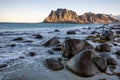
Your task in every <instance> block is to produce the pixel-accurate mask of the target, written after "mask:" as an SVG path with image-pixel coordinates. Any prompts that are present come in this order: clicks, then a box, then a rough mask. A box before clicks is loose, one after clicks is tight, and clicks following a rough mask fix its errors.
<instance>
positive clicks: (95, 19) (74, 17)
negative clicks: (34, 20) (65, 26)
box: [43, 9, 119, 23]
mask: <svg viewBox="0 0 120 80" xmlns="http://www.w3.org/2000/svg"><path fill="white" fill-rule="evenodd" d="M43 22H45V23H111V22H119V20H118V19H117V18H115V17H113V16H110V15H108V14H95V13H92V12H88V13H84V14H83V15H78V14H77V13H76V12H75V11H72V10H68V9H57V10H56V11H54V10H52V11H51V13H50V14H49V16H48V17H46V18H45V19H44V21H43Z"/></svg>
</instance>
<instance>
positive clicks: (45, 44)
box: [43, 37, 60, 47]
mask: <svg viewBox="0 0 120 80" xmlns="http://www.w3.org/2000/svg"><path fill="white" fill-rule="evenodd" d="M59 43H60V41H59V40H58V38H57V37H53V38H52V39H50V40H48V41H47V42H45V43H44V44H43V46H45V47H49V46H55V45H56V44H59Z"/></svg>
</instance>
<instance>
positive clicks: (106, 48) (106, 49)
mask: <svg viewBox="0 0 120 80" xmlns="http://www.w3.org/2000/svg"><path fill="white" fill-rule="evenodd" d="M95 50H96V51H98V52H110V51H111V48H110V45H109V44H107V43H103V44H100V45H97V46H96V48H95Z"/></svg>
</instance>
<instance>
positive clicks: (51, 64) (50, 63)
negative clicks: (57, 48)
mask: <svg viewBox="0 0 120 80" xmlns="http://www.w3.org/2000/svg"><path fill="white" fill-rule="evenodd" d="M45 64H46V66H47V67H48V68H49V69H51V70H54V71H57V70H61V69H63V68H64V65H63V64H62V63H61V58H48V59H46V60H45Z"/></svg>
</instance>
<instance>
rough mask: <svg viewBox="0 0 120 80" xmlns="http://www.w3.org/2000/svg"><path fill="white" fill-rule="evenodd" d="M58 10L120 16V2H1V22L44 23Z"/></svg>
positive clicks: (53, 0)
mask: <svg viewBox="0 0 120 80" xmlns="http://www.w3.org/2000/svg"><path fill="white" fill-rule="evenodd" d="M57 8H66V9H69V10H73V11H75V12H76V13H77V14H78V15H81V14H83V13H85V12H94V13H105V14H113V15H120V0H0V22H33V23H34V22H42V21H43V20H44V18H45V17H47V16H48V15H49V14H50V12H51V10H57Z"/></svg>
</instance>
